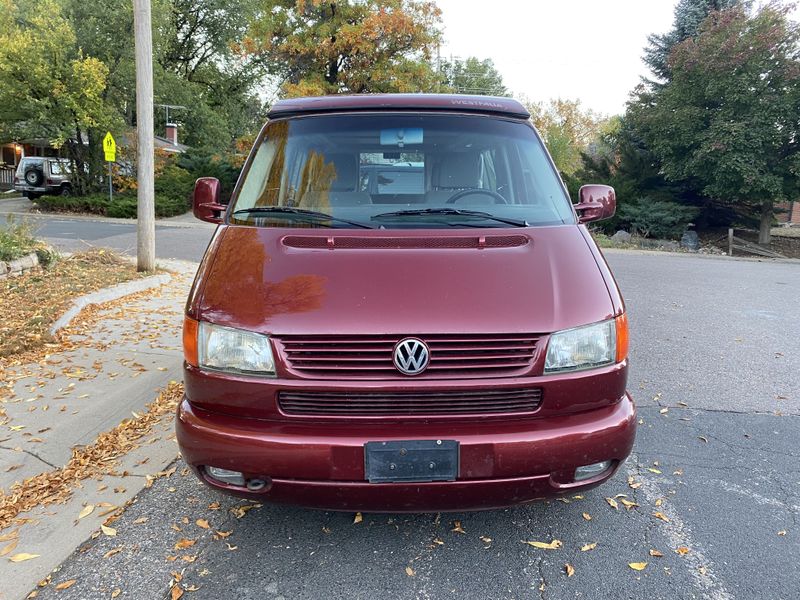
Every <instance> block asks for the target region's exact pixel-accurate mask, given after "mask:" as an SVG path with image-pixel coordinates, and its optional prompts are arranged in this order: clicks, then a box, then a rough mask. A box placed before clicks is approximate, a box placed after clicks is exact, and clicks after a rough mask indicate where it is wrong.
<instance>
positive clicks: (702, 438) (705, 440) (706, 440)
mask: <svg viewBox="0 0 800 600" xmlns="http://www.w3.org/2000/svg"><path fill="white" fill-rule="evenodd" d="M697 439H698V440H700V441H701V442H705V443H706V444H707V443H708V438H706V437H704V436H702V435H701V436H699V437H698V438H697Z"/></svg>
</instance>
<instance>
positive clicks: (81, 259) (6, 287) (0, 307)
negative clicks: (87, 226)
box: [0, 250, 139, 357]
mask: <svg viewBox="0 0 800 600" xmlns="http://www.w3.org/2000/svg"><path fill="white" fill-rule="evenodd" d="M138 276H139V274H138V273H136V268H135V267H134V265H132V264H131V263H129V262H128V261H126V260H124V259H123V258H121V257H120V256H118V255H116V254H114V253H113V252H110V251H108V250H90V251H87V252H80V253H76V254H73V255H72V256H70V257H69V258H63V259H61V260H58V261H56V262H55V263H54V264H53V265H52V267H50V268H48V269H47V270H45V271H31V272H29V273H26V274H25V275H22V276H21V277H10V278H8V279H4V280H2V281H0V357H8V356H13V355H16V354H20V353H23V352H27V351H31V350H35V349H37V348H41V347H42V346H43V345H44V344H45V343H47V342H51V341H53V340H52V338H51V337H50V335H49V333H48V331H49V328H50V326H51V325H52V324H53V323H54V322H55V320H56V319H58V318H59V317H60V316H61V315H62V314H63V313H64V312H65V311H66V310H67V308H68V307H69V304H70V302H71V301H72V300H73V299H74V298H76V297H78V296H82V295H84V294H88V293H90V292H94V291H97V290H99V289H102V288H104V287H108V286H111V285H114V284H117V283H122V282H124V281H129V280H131V279H134V278H136V277H138Z"/></svg>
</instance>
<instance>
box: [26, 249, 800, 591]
mask: <svg viewBox="0 0 800 600" xmlns="http://www.w3.org/2000/svg"><path fill="white" fill-rule="evenodd" d="M609 260H610V262H611V264H612V268H613V269H614V271H615V273H616V274H617V277H618V279H619V283H620V286H621V287H622V290H623V293H624V295H625V297H626V299H627V303H628V308H629V311H630V321H631V327H632V350H631V361H632V370H631V377H630V389H631V390H632V392H633V394H634V396H635V398H636V400H637V402H638V406H639V416H640V418H641V421H640V423H641V425H640V428H639V434H638V438H637V441H636V445H635V450H634V454H633V456H632V457H631V458H630V460H629V462H628V463H627V465H626V466H625V467H624V468H623V469H622V472H621V473H620V474H619V475H618V476H617V477H616V478H615V479H614V480H613V481H612V482H610V483H609V484H607V485H605V486H604V487H602V488H600V489H597V490H594V491H591V492H588V493H586V494H584V495H583V497H580V498H571V499H569V501H568V502H560V501H554V502H543V503H538V504H533V505H530V506H525V507H519V508H513V509H508V510H499V511H491V512H483V513H470V514H442V515H433V514H430V515H388V514H380V515H364V517H363V521H362V522H360V523H357V524H356V523H354V522H353V520H354V519H353V517H354V516H353V514H343V513H331V512H319V511H307V510H301V509H296V508H291V507H282V506H269V505H265V506H263V507H259V508H255V509H253V510H250V511H249V512H246V513H244V511H242V510H241V509H240V510H239V511H238V512H239V516H241V518H237V515H236V514H234V513H232V512H230V511H229V510H228V509H230V508H234V509H235V507H238V506H241V505H243V503H242V502H241V501H237V500H235V499H230V498H226V497H222V496H219V495H217V494H216V493H213V492H211V491H209V490H207V489H205V488H203V487H201V486H200V485H198V484H197V483H196V481H195V480H194V479H193V478H192V477H191V476H190V475H189V476H184V475H182V473H183V472H184V471H182V469H183V465H182V464H181V463H178V470H177V472H176V473H175V474H174V475H172V476H171V477H168V478H162V479H159V480H158V481H157V482H156V483H155V485H153V487H152V488H150V489H148V490H145V492H144V493H143V494H142V495H141V496H140V497H139V499H138V501H137V502H136V503H135V504H133V505H132V506H131V507H130V508H129V509H128V511H127V512H126V514H125V515H124V516H123V517H122V518H121V519H120V520H119V521H118V522H117V523H116V524H115V527H116V528H117V531H118V534H117V536H116V537H113V538H111V537H104V536H101V537H98V538H97V539H95V540H91V541H88V542H87V543H86V544H85V545H84V546H83V547H82V548H81V549H80V550H79V551H78V552H76V554H75V555H74V556H73V557H72V558H71V559H69V560H68V561H67V562H66V563H65V564H64V565H63V568H62V569H61V571H60V572H58V573H56V574H55V575H54V577H53V584H55V583H58V582H60V581H65V580H70V579H76V580H77V582H76V583H75V584H74V585H73V586H72V587H70V588H69V589H66V590H63V591H56V590H55V589H54V588H53V586H52V585H51V586H49V587H48V588H45V589H43V590H41V591H40V594H39V598H60V599H63V598H108V597H110V596H111V594H112V593H113V592H114V591H115V590H116V589H120V590H121V592H120V596H119V597H129V598H158V597H166V595H167V590H168V588H169V583H170V579H171V575H170V573H171V572H176V573H179V574H180V575H181V576H182V582H181V584H182V585H184V586H186V587H188V588H189V589H196V591H194V592H191V593H190V592H187V596H186V597H189V598H236V599H244V598H269V599H279V598H285V599H290V598H393V599H405V598H408V599H411V598H481V599H483V598H498V599H499V598H615V599H617V598H647V599H657V598H664V599H667V598H669V599H672V598H710V599H714V600H724V599H727V598H741V599H745V600H752V599H758V598H764V599H776V598H785V599H787V600H789V599H795V598H798V597H800V568H798V556H800V527H799V526H798V512H799V511H800V498H798V490H800V463H799V462H798V458H800V450H798V431H800V335H799V334H800V308H798V296H797V293H798V290H800V265H798V264H789V263H758V262H750V261H740V260H722V259H710V258H702V257H689V256H675V255H669V254H645V253H629V252H625V253H622V252H619V253H610V254H609ZM629 477H630V478H632V479H631V481H633V482H635V484H640V485H635V489H634V488H633V487H631V486H630V485H629V482H628V478H629ZM607 498H616V501H617V505H618V508H614V507H612V506H611V504H610V503H609V501H608V500H607ZM622 500H626V501H628V502H632V503H634V504H635V506H633V507H631V508H630V509H626V508H625V506H624V504H623V503H622ZM216 502H219V503H220V505H219V507H217V505H216V504H215V503H216ZM214 509H216V510H214ZM234 512H236V510H234ZM587 516H588V517H591V519H590V520H589V519H587ZM197 519H205V520H207V521H208V522H209V524H210V526H211V529H204V528H202V527H199V526H198V525H196V521H197ZM456 523H458V524H459V525H460V526H459V527H457V526H456ZM178 529H179V530H180V531H178ZM215 531H221V532H223V535H225V536H226V537H221V536H219V535H216V534H215V533H214V532H215ZM227 532H231V533H230V534H227ZM182 538H185V539H188V540H192V541H193V545H191V546H187V547H185V548H183V549H175V544H176V543H177V542H178V541H179V540H180V539H182ZM552 539H559V540H561V541H563V547H561V548H560V549H556V550H540V549H536V548H533V547H531V546H529V545H527V544H525V543H523V542H525V541H531V540H538V541H547V542H549V541H550V540H552ZM594 543H596V544H597V545H596V546H595V547H593V549H588V550H582V549H583V548H585V546H586V545H587V544H594ZM115 548H120V551H119V552H118V553H116V554H113V553H112V555H107V554H106V553H107V552H109V551H110V550H113V549H115ZM654 553H655V554H658V556H653V554H654ZM661 555H663V556H661ZM104 556H107V558H104ZM645 562H646V563H647V566H646V567H645V568H644V569H643V570H641V571H636V570H634V569H632V568H631V567H629V563H645ZM567 564H569V565H571V567H572V568H574V575H573V576H571V577H570V576H568V575H567V573H566V566H565V565H567Z"/></svg>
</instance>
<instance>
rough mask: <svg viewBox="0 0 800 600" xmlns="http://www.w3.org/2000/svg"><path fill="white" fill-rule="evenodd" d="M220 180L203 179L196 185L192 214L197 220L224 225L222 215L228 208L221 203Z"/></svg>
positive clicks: (213, 178)
mask: <svg viewBox="0 0 800 600" xmlns="http://www.w3.org/2000/svg"><path fill="white" fill-rule="evenodd" d="M219 188H220V186H219V179H217V178H215V177H201V178H200V179H198V180H197V181H195V183H194V195H193V196H192V213H194V216H195V218H197V219H200V220H201V221H207V222H208V223H222V213H224V212H225V209H226V208H227V206H226V205H225V204H220V202H219Z"/></svg>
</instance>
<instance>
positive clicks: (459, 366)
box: [276, 334, 538, 379]
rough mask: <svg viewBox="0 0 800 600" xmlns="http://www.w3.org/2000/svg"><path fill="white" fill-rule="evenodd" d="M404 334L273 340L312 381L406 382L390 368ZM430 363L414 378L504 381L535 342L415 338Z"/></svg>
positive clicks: (527, 358) (523, 365) (524, 367)
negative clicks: (424, 348) (423, 345)
mask: <svg viewBox="0 0 800 600" xmlns="http://www.w3.org/2000/svg"><path fill="white" fill-rule="evenodd" d="M406 337H409V336H371V335H363V336H352V335H351V336H284V337H280V338H276V341H277V342H278V344H279V346H280V348H281V350H282V352H283V357H284V359H285V361H286V364H287V366H288V367H289V369H290V370H291V371H292V372H293V373H295V374H297V375H300V376H303V377H308V378H311V379H325V378H330V377H333V378H341V377H347V378H360V379H386V378H406V377H407V376H406V375H403V374H401V373H400V372H399V371H398V370H397V369H396V368H395V366H394V362H393V352H394V347H395V345H396V344H397V343H398V342H399V341H401V340H403V339H405V338H406ZM417 337H418V339H421V340H422V341H424V342H425V343H426V344H428V347H429V348H430V363H429V365H428V368H427V369H426V370H425V372H424V373H422V374H420V375H416V376H414V377H415V378H416V379H446V378H456V377H457V378H471V377H472V378H478V377H509V376H515V375H522V374H524V373H526V372H528V371H529V370H530V368H531V365H532V362H533V357H534V354H535V352H536V343H537V342H538V338H537V337H536V336H533V335H529V334H508V335H505V334H494V335H487V334H437V335H420V336H417Z"/></svg>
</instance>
